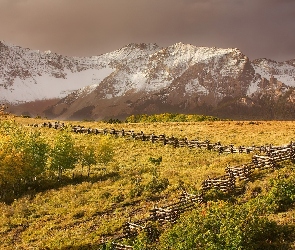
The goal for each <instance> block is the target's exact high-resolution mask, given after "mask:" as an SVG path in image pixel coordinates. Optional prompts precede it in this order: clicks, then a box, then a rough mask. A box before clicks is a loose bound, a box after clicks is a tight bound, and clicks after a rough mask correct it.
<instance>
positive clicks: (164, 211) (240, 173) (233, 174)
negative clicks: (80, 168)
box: [43, 124, 295, 250]
mask: <svg viewBox="0 0 295 250" xmlns="http://www.w3.org/2000/svg"><path fill="white" fill-rule="evenodd" d="M43 126H48V127H53V128H56V129H57V128H60V127H62V126H60V125H59V124H54V126H52V125H49V124H46V125H45V124H43ZM72 131H73V132H75V133H87V134H90V133H94V134H111V135H114V136H122V137H126V138H127V139H135V140H142V141H151V142H152V143H155V142H159V143H162V144H163V145H167V144H168V145H169V144H170V145H172V146H174V147H189V148H203V149H207V150H215V151H217V152H219V153H250V152H259V153H260V154H256V155H254V156H253V157H252V161H251V162H250V163H247V164H243V165H241V166H227V167H226V168H225V175H222V176H219V177H215V178H210V177H208V178H207V179H205V180H204V181H203V182H202V186H201V190H200V194H199V195H195V194H189V193H187V192H186V191H184V192H183V193H182V194H181V195H180V196H179V201H178V202H175V203H172V204H168V205H166V206H162V207H157V206H154V208H152V209H151V210H150V215H149V217H147V218H146V219H143V220H138V221H134V222H131V221H129V222H126V223H125V224H124V225H123V226H122V230H123V235H122V236H120V237H119V238H117V239H114V240H120V239H123V238H132V237H135V236H136V235H138V233H139V231H140V230H145V231H147V232H148V233H149V232H150V230H151V228H150V226H149V225H148V224H149V223H148V222H152V221H157V222H159V224H161V225H162V224H165V223H168V222H169V223H175V222H176V221H177V219H178V218H179V216H180V215H181V214H182V213H184V212H185V211H188V210H190V209H193V208H194V207H195V206H196V205H198V204H202V203H205V202H206V201H205V199H204V196H205V195H206V193H207V192H208V191H209V190H211V189H217V190H220V191H222V192H227V193H229V192H232V191H234V190H235V189H236V181H237V180H244V181H249V179H250V178H251V175H252V173H253V172H254V171H255V170H257V171H261V170H267V169H276V167H277V165H278V163H279V162H282V161H285V160H292V161H293V162H295V143H293V142H291V143H290V144H288V145H286V146H272V145H269V146H251V147H245V146H239V147H235V146H234V145H228V146H223V145H221V143H220V142H217V143H211V142H210V141H208V140H206V141H203V142H201V141H198V140H187V139H186V138H184V139H177V138H174V137H170V138H169V137H166V136H165V135H154V134H144V133H143V132H140V133H134V131H124V130H123V129H122V130H114V129H90V128H82V127H79V126H75V127H73V128H72ZM112 245H113V248H114V249H117V250H129V249H133V247H132V246H127V245H123V244H120V243H117V242H112Z"/></svg>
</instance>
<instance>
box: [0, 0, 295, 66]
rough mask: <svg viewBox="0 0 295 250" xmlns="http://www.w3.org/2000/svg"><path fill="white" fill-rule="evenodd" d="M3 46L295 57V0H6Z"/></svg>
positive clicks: (0, 30) (81, 52) (0, 19)
mask: <svg viewBox="0 0 295 250" xmlns="http://www.w3.org/2000/svg"><path fill="white" fill-rule="evenodd" d="M0 40H4V41H6V42H8V43H12V44H15V45H20V46H23V47H27V48H31V49H39V50H51V51H53V52H56V53H60V54H64V55H70V56H91V55H99V54H103V53H106V52H110V51H113V50H116V49H120V48H122V47H123V46H125V45H127V44H129V43H141V42H143V43H157V44H158V45H160V46H162V47H166V46H169V45H172V44H174V43H177V42H183V43H190V44H193V45H196V46H208V47H213V46H214V47H220V48H239V49H240V50H241V51H242V52H243V53H244V54H245V55H246V56H248V57H249V58H250V60H253V59H256V58H263V57H265V58H269V59H273V60H278V61H284V60H288V59H294V58H295V0H0Z"/></svg>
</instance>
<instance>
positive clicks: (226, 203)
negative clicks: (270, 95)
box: [0, 117, 295, 249]
mask: <svg viewBox="0 0 295 250" xmlns="http://www.w3.org/2000/svg"><path fill="white" fill-rule="evenodd" d="M12 119H13V120H15V121H16V122H17V124H23V126H24V127H22V130H20V131H19V132H18V133H17V135H18V136H17V137H16V138H15V137H13V135H9V134H5V133H3V131H8V130H7V128H8V126H7V125H5V126H4V124H7V123H6V122H4V121H3V120H2V121H1V140H0V142H1V143H0V145H1V150H2V149H3V147H4V145H5V144H3V142H4V141H5V138H7V136H10V138H11V142H17V141H18V138H21V137H22V136H25V137H24V138H26V139H25V140H23V143H22V144H19V146H18V147H25V145H26V144H25V143H24V142H25V141H26V140H28V142H29V141H30V142H31V143H32V142H35V143H41V142H46V144H48V145H49V146H50V147H51V148H57V146H58V141H59V140H60V138H61V137H60V136H61V135H63V133H61V130H60V129H53V128H48V127H40V125H41V124H43V125H44V123H47V124H48V121H47V120H41V119H35V120H33V119H28V118H27V119H24V118H18V117H14V118H12ZM52 123H53V124H54V121H52ZM28 124H31V125H33V124H36V125H38V127H37V126H27V125H28ZM65 125H66V126H71V127H72V128H74V127H77V128H79V127H82V126H84V128H93V129H94V128H97V129H102V128H104V129H106V131H109V132H107V133H108V134H109V133H111V131H112V129H115V130H118V131H122V129H124V131H125V132H126V135H125V137H123V136H121V135H119V134H118V135H117V136H114V135H102V134H100V133H99V134H95V133H91V134H88V132H87V130H86V133H73V132H71V131H72V128H70V127H68V130H66V131H68V132H64V133H66V134H65V135H66V136H68V135H70V138H73V140H74V145H75V146H77V147H78V148H79V149H80V151H81V153H82V152H83V153H87V152H90V150H91V149H93V150H94V153H95V155H96V157H97V159H100V160H99V161H97V162H96V163H94V164H91V168H90V175H89V177H88V168H87V167H86V165H84V168H82V165H81V164H82V162H80V163H77V164H76V165H75V167H74V168H67V167H66V166H65V169H64V171H63V173H62V176H61V179H59V180H58V174H57V172H56V170H57V169H55V168H51V167H50V166H52V165H51V164H50V162H47V163H46V165H45V166H46V168H45V172H44V173H43V174H42V175H40V176H38V178H37V182H35V181H33V182H32V181H30V182H28V184H25V183H24V184H23V185H24V186H23V187H24V188H23V189H22V190H18V192H16V193H15V194H14V195H13V194H11V197H13V196H15V197H14V200H13V199H12V200H10V201H9V202H6V203H4V202H2V203H0V210H1V216H2V218H1V222H0V223H1V226H0V228H1V231H0V234H1V239H3V241H1V243H0V244H1V248H2V249H13V248H24V249H28V248H37V249H100V248H101V249H102V245H101V243H102V242H111V241H114V242H116V240H115V239H116V238H118V237H119V236H120V235H121V234H122V226H123V225H124V223H125V222H128V221H129V220H130V221H131V222H136V221H139V220H144V219H145V218H147V217H149V214H150V209H152V208H153V207H155V206H156V207H163V206H166V205H169V204H173V203H175V202H177V201H178V197H179V195H180V194H181V193H182V191H183V190H186V192H188V193H190V194H195V195H198V193H199V191H200V188H201V186H202V182H203V181H204V180H205V179H208V176H210V177H211V178H214V177H218V176H221V175H224V173H225V168H226V167H227V166H230V167H233V166H240V165H241V164H248V163H249V162H251V161H252V157H253V155H255V154H263V152H261V153H259V151H257V150H258V146H262V145H265V146H266V148H267V147H269V145H270V144H272V145H273V147H274V146H275V145H278V146H282V145H287V144H289V143H290V141H294V139H295V138H294V134H295V133H294V132H295V127H294V123H293V122H274V121H272V122H270V121H266V122H251V121H244V122H236V121H211V122H197V123H179V122H177V123H139V124H131V123H122V124H105V123H98V122H84V123H83V122H71V123H68V122H65ZM13 126H14V125H13ZM17 126H19V125H17ZM131 130H134V131H135V132H136V136H140V135H141V134H142V133H140V131H143V132H144V134H145V135H146V136H147V135H150V134H152V133H154V135H161V134H165V135H166V138H167V139H168V138H170V139H169V140H171V138H172V136H173V138H178V139H179V143H180V141H182V140H183V138H187V139H188V140H189V141H193V140H197V141H199V142H200V143H201V142H205V141H207V142H206V143H209V144H210V143H212V145H215V143H217V142H219V143H218V144H216V145H224V146H225V145H231V144H232V145H234V148H238V147H239V146H245V147H248V148H249V149H251V150H250V153H248V154H247V153H246V151H245V152H243V153H237V152H234V153H230V151H229V152H228V151H225V152H224V153H220V152H218V151H215V150H208V148H203V147H201V148H198V147H196V148H194V147H193V148H189V147H187V146H182V147H180V146H179V147H175V146H173V145H170V144H168V143H167V144H166V145H163V143H162V142H154V143H152V142H151V141H143V140H142V139H140V138H141V137H138V138H139V139H138V140H137V139H136V138H137V137H136V136H135V137H134V138H133V137H132V136H131V134H130V135H128V133H130V132H129V131H131ZM22 131H23V132H22ZM34 131H38V132H40V133H41V134H40V136H41V137H38V136H37V137H30V136H29V135H30V133H32V132H34ZM137 132H138V134H137ZM23 133H24V135H23ZM14 134H15V133H14ZM27 136H28V137H27ZM34 138H36V140H35V139H34ZM66 138H68V137H66ZM39 139H40V141H39ZM14 140H16V141H14ZM208 140H209V141H208ZM6 145H7V144H6ZM12 145H13V144H12ZM15 145H16V144H15ZM30 145H32V144H30ZM34 145H35V144H34ZM38 145H39V144H38ZM42 145H43V144H42ZM67 145H68V144H67ZM210 145H211V144H210ZM255 145H256V146H257V149H255V148H256V146H255ZM107 146H109V147H107ZM213 148H214V147H213ZM252 150H253V151H252ZM23 152H25V150H24V151H23ZM40 152H41V151H40ZM48 152H50V151H48ZM102 152H113V154H112V158H109V159H111V160H110V161H102V160H101V159H105V160H106V159H108V158H106V157H108V156H106V155H109V154H102ZM226 152H227V153H226ZM4 155H7V156H9V154H4V152H3V151H1V156H4ZM49 155H50V157H53V155H52V153H50V154H49ZM83 155H84V157H86V154H83ZM102 155H104V157H102ZM20 156H21V155H19V157H20ZM14 158H16V157H14ZM0 159H1V161H2V162H1V163H2V164H1V166H4V165H3V163H4V162H3V159H4V158H3V157H1V158H0ZM5 159H6V162H9V159H10V158H5ZM25 159H26V158H25ZM51 159H54V158H51ZM84 159H86V158H84ZM88 159H91V157H90V158H88ZM16 163H17V161H16ZM23 163H24V161H23ZM51 163H52V160H51ZM28 167H29V166H28ZM293 169H294V163H292V162H291V161H290V160H285V161H281V162H278V164H276V167H275V168H274V169H265V170H255V171H254V172H253V173H252V174H251V178H250V180H249V181H238V182H237V183H236V185H237V189H235V191H233V192H225V193H222V192H221V193H220V192H214V191H212V192H209V193H207V194H206V196H205V197H204V198H205V199H206V203H204V204H196V206H195V207H194V208H193V209H191V210H188V211H187V212H185V213H184V214H182V215H181V217H180V218H179V219H177V221H176V223H175V224H170V223H166V224H164V226H161V224H157V223H156V224H154V225H153V226H152V228H154V229H155V230H158V232H159V233H160V235H161V236H160V240H159V242H158V243H157V244H156V245H155V244H154V243H153V242H152V241H149V240H148V239H147V238H146V237H147V235H145V234H142V233H140V234H139V236H138V237H136V238H134V239H126V240H125V241H124V240H123V241H122V240H117V242H118V243H120V244H124V245H134V247H135V248H134V249H156V248H157V247H159V249H169V246H170V247H171V246H172V245H173V246H174V249H190V248H188V247H187V246H189V244H191V242H190V241H189V240H188V239H186V237H185V235H182V236H181V235H180V234H179V233H180V232H183V230H184V229H183V226H185V227H188V228H189V226H190V225H185V222H186V221H187V220H189V221H191V223H192V224H191V225H193V223H197V224H198V225H199V227H195V228H199V230H204V228H205V227H206V225H205V224H204V225H203V224H201V223H200V222H196V221H195V220H197V219H198V216H200V215H202V216H203V219H202V221H203V222H204V223H205V222H206V221H208V223H211V225H213V224H212V221H211V222H210V218H211V217H212V218H213V221H214V220H215V221H218V218H223V219H222V220H220V221H221V222H222V223H223V224H222V225H219V226H218V225H215V224H214V227H213V226H212V229H211V230H221V231H222V230H223V231H222V232H223V233H220V234H219V236H220V239H221V240H220V241H218V242H217V241H214V237H213V238H210V237H209V238H206V239H207V240H208V242H209V243H210V242H211V244H213V245H214V246H217V245H216V244H221V245H219V247H221V248H222V249H232V248H231V247H232V246H233V245H231V244H237V245H235V246H236V247H237V246H243V247H244V248H243V249H294V246H295V245H294V244H295V242H294V178H295V177H294V173H293ZM1 173H3V172H1ZM10 176H13V175H12V172H11V171H10ZM1 180H2V179H1ZM279 180H280V182H279ZM9 181H13V180H9ZM1 185H2V187H3V182H1ZM280 185H283V186H282V187H284V188H285V189H284V188H283V189H280ZM2 190H3V189H2ZM284 190H286V191H287V192H284ZM2 195H3V194H2ZM2 198H3V196H2ZM6 198H9V197H7V196H6ZM8 200H9V199H8ZM261 203H262V204H263V206H261ZM216 207H218V210H214V209H216ZM262 207H263V208H264V209H261V208H262ZM259 208H260V210H259ZM249 209H250V210H249ZM217 211H220V213H221V214H218V213H217ZM242 211H243V212H242ZM223 213H225V214H231V215H232V216H231V217H232V218H235V220H231V218H230V217H228V216H225V215H224V214H223ZM206 214H208V217H206ZM237 214H239V216H237ZM250 215H251V216H250ZM219 216H221V217H219ZM222 216H223V217H222ZM244 216H246V217H244ZM247 216H250V217H247ZM256 216H257V217H256ZM182 218H183V219H182ZM246 218H247V219H248V222H249V224H248V225H249V228H243V231H244V232H247V233H249V234H248V235H246V238H247V237H248V238H249V239H252V242H243V241H240V240H238V237H236V238H235V237H233V236H234V235H237V233H238V232H240V231H235V230H238V227H235V226H236V225H238V224H235V221H236V222H237V223H240V224H241V223H242V221H243V220H245V219H246ZM250 218H252V219H250ZM261 218H263V220H261ZM255 223H258V224H255ZM240 224H239V225H240ZM223 226H224V227H223ZM231 227H232V228H231ZM267 228H268V230H266V229H267ZM231 230H233V231H231ZM251 230H252V232H254V233H255V235H256V236H257V237H254V236H253V235H251V233H250V232H251ZM259 230H261V231H259ZM155 232H157V231H155ZM191 232H192V233H195V236H194V238H197V237H198V232H193V230H191ZM209 232H210V230H209V231H208V233H209ZM211 232H215V234H216V235H217V231H211ZM234 232H235V233H234ZM258 232H259V233H258ZM199 233H201V235H204V232H203V231H202V232H201V231H200V232H199ZM173 235H174V236H175V235H178V236H177V237H178V240H175V238H173ZM206 235H209V234H206ZM227 235H230V237H231V239H232V240H231V241H229V242H227V243H226V244H227V245H224V244H225V243H224V241H223V239H224V240H225V241H226V239H227V238H226V237H227ZM179 237H181V238H179ZM240 237H241V239H246V238H245V235H244V236H243V235H240ZM179 239H182V241H180V240H179ZM198 239H200V238H198ZM168 242H169V243H168ZM181 242H186V243H185V244H188V245H182V246H181V244H180V243H181ZM169 244H170V245H169ZM195 244H200V248H197V249H204V246H205V245H202V244H204V243H202V242H201V241H200V242H199V243H195Z"/></svg>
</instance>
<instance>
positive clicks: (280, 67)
mask: <svg viewBox="0 0 295 250" xmlns="http://www.w3.org/2000/svg"><path fill="white" fill-rule="evenodd" d="M252 64H253V67H254V69H255V72H256V73H257V74H259V75H261V77H264V78H266V79H270V78H271V77H272V76H273V77H275V78H276V79H278V80H279V81H281V82H283V83H284V84H286V85H287V86H290V87H295V65H294V64H293V65H292V64H291V63H288V62H276V61H272V60H268V59H257V60H255V61H253V63H252Z"/></svg>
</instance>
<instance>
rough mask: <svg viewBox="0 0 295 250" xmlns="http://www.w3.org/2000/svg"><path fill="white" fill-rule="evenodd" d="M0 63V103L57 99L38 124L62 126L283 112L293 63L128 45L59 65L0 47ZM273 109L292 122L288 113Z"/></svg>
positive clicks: (227, 52)
mask: <svg viewBox="0 0 295 250" xmlns="http://www.w3.org/2000/svg"><path fill="white" fill-rule="evenodd" d="M0 59H1V60H0V102H10V103H11V104H13V103H23V102H29V101H35V100H49V99H59V102H58V103H57V104H55V105H54V106H51V107H50V108H48V109H47V110H46V116H47V115H48V116H51V117H59V118H62V119H67V118H71V119H80V118H81V117H83V119H88V118H93V119H95V118H97V117H119V116H121V117H123V116H126V115H128V114H133V113H142V112H146V113H152V112H167V111H171V110H173V111H174V112H189V111H191V112H199V111H200V112H205V113H206V112H207V113H208V112H209V111H210V112H213V111H212V110H214V109H216V110H217V111H216V112H218V114H220V113H223V112H224V111H219V106H221V107H222V108H220V110H223V109H226V107H228V106H229V105H233V106H231V109H235V107H239V105H242V106H243V107H244V108H252V107H254V106H255V105H257V106H256V108H257V107H258V108H259V109H260V107H264V106H265V103H267V100H271V101H280V102H281V103H284V102H285V103H287V106H288V105H289V104H290V103H291V104H292V103H293V102H294V101H293V100H294V98H293V96H295V93H294V91H293V89H292V88H291V87H295V60H290V61H287V62H275V61H271V60H267V59H258V60H255V61H253V62H250V61H249V59H248V57H247V56H245V55H244V54H243V53H242V52H241V51H240V50H238V49H236V48H228V49H222V48H215V47H214V48H209V47H197V46H194V45H191V44H183V43H176V44H174V45H171V46H169V47H166V48H160V47H159V46H157V45H156V44H143V43H141V44H134V43H132V44H128V45H126V46H124V47H122V48H121V49H118V50H116V51H113V52H110V53H106V54H103V55H98V56H92V57H66V56H62V55H58V54H56V53H52V52H51V51H45V52H40V51H36V50H30V49H26V48H21V47H19V46H15V45H9V44H7V43H5V42H0ZM282 100H283V101H282ZM291 104H290V105H291ZM247 105H249V107H248V106H247ZM273 105H274V106H275V104H273ZM280 105H281V106H282V104H280ZM290 105H289V106H290ZM292 105H293V104H292ZM281 106H280V108H279V109H283V110H285V111H284V112H288V116H289V117H292V114H293V113H292V109H291V108H290V107H291V106H290V107H289V106H288V107H285V106H284V107H283V108H282V107H281ZM253 110H254V108H253ZM286 110H287V111H286ZM290 110H291V111H290ZM239 111H240V110H239V108H237V109H236V112H237V114H238V113H239ZM246 111H247V112H250V113H251V112H252V111H249V110H248V109H246ZM44 112H45V111H44ZM253 112H255V110H254V111H253ZM261 112H262V111H261ZM225 113H226V114H228V111H227V109H226V111H225ZM271 113H273V111H271ZM211 114H212V113H211ZM229 114H231V113H229Z"/></svg>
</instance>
